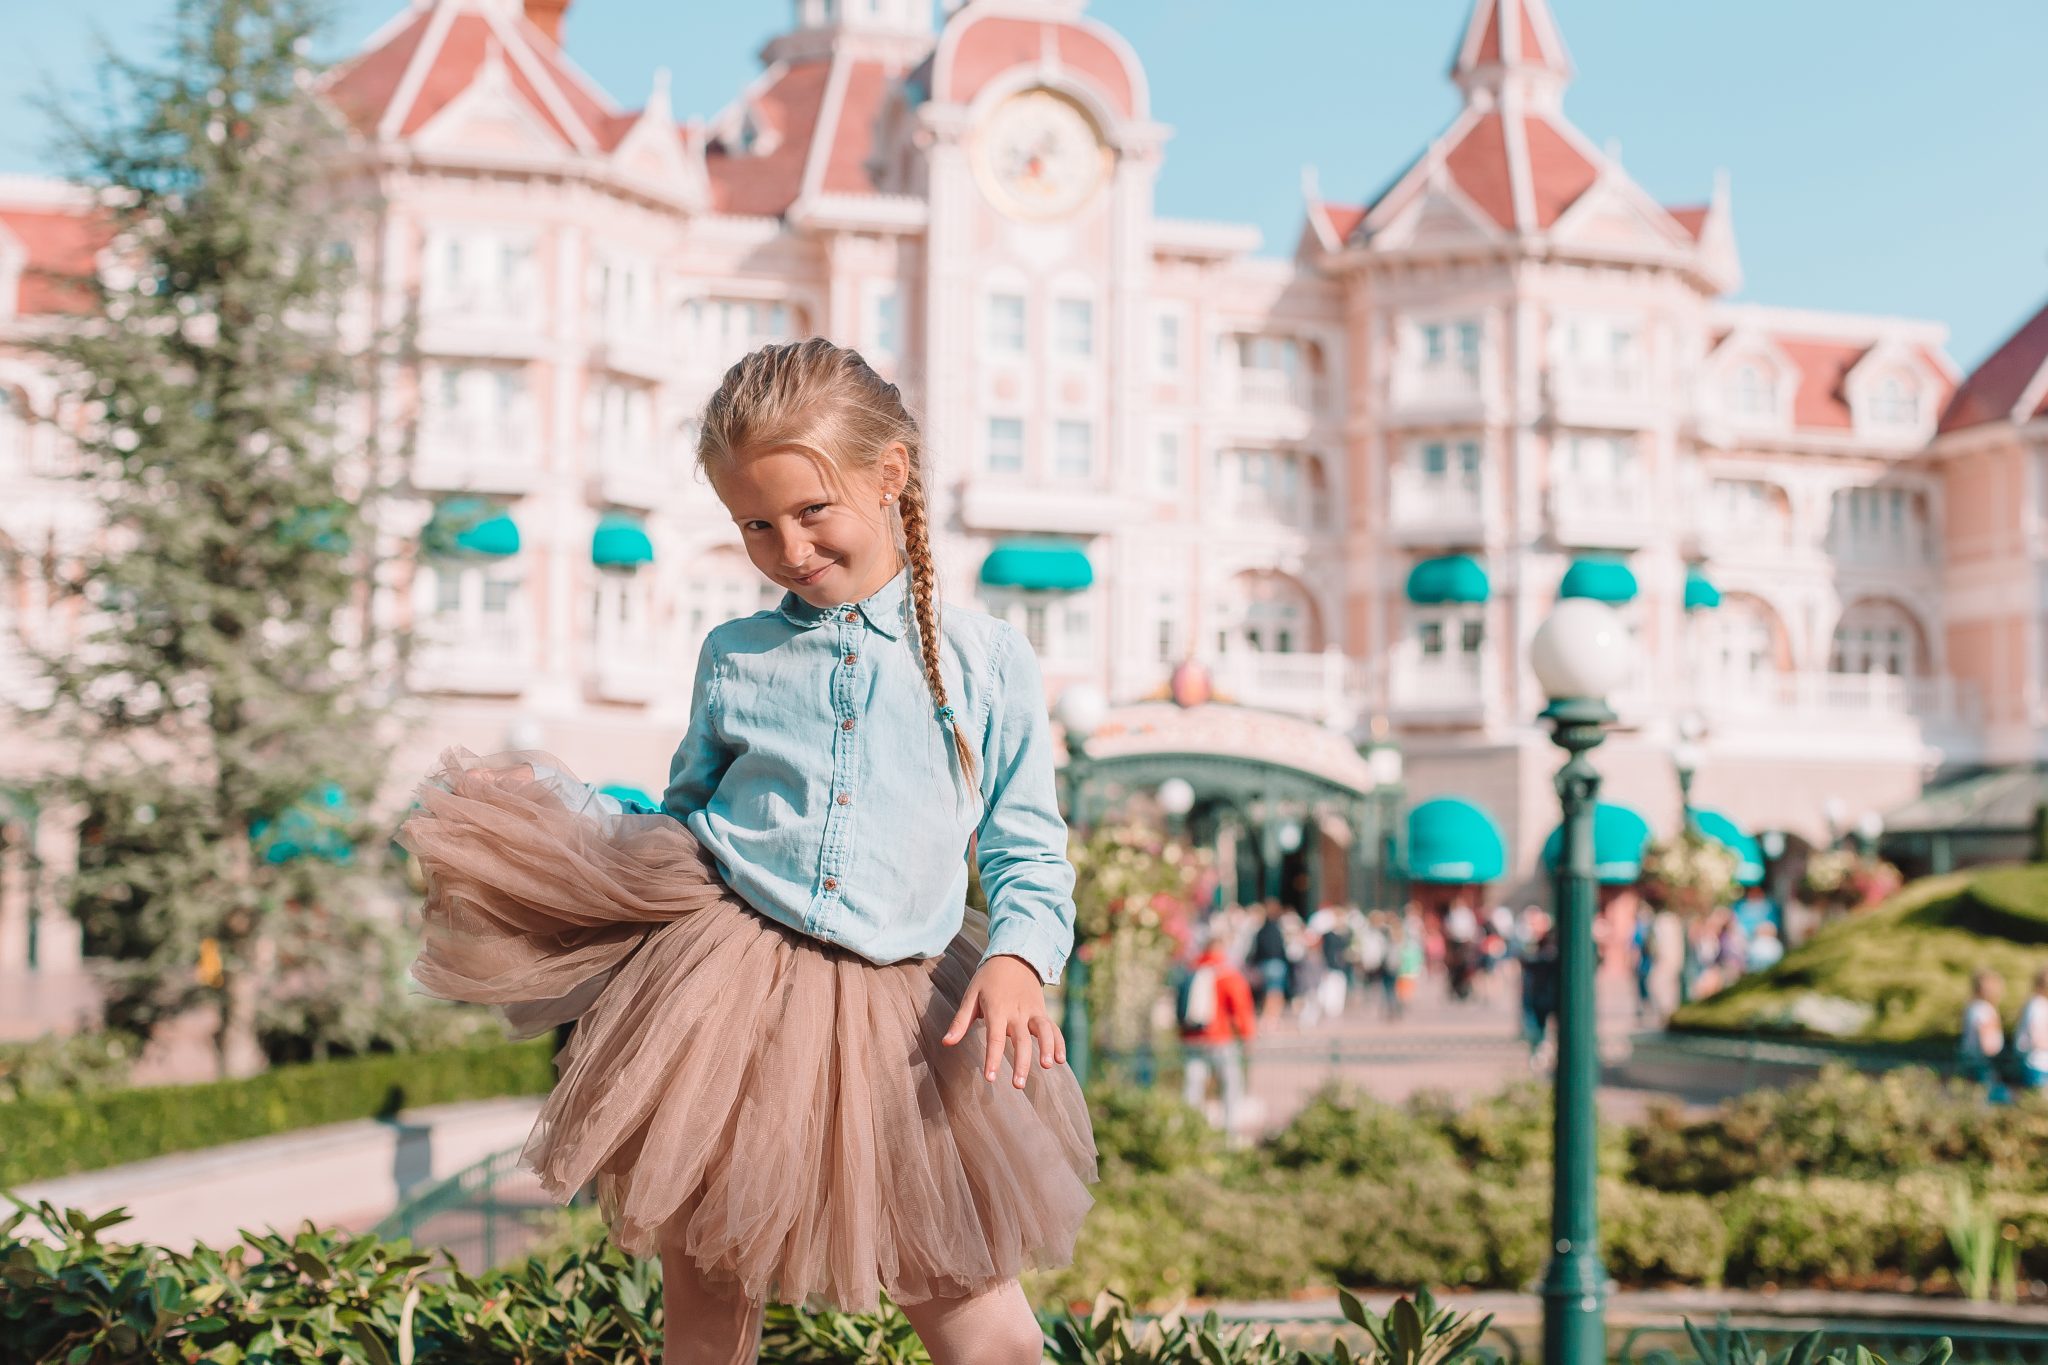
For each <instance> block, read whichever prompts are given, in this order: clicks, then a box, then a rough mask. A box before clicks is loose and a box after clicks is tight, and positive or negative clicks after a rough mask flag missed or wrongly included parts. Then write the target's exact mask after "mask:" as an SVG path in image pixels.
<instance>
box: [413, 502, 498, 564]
mask: <svg viewBox="0 0 2048 1365" xmlns="http://www.w3.org/2000/svg"><path fill="white" fill-rule="evenodd" d="M420 545H421V547H422V548H424V549H425V550H426V552H427V553H428V554H431V555H462V554H471V555H487V556H490V557H491V558H494V559H502V558H504V557H505V556H507V555H516V554H518V553H519V525H518V523H516V522H514V521H513V520H512V518H511V516H510V515H509V514H507V513H506V511H505V509H504V508H502V507H499V506H496V505H494V504H492V503H489V502H487V501H485V500H484V499H482V498H450V499H448V500H447V501H446V502H444V503H442V504H441V505H440V506H438V507H436V508H435V509H434V515H433V517H432V518H431V519H430V520H429V521H428V522H427V528H426V530H424V531H422V532H420Z"/></svg>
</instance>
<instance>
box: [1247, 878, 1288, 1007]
mask: <svg viewBox="0 0 2048 1365" xmlns="http://www.w3.org/2000/svg"><path fill="white" fill-rule="evenodd" d="M1259 909H1260V913H1261V914H1262V916H1263V918H1261V919H1260V920H1259V927H1258V929H1257V930H1256V931H1254V932H1253V934H1252V953H1251V964H1252V997H1253V1000H1254V1002H1255V1003H1256V1004H1257V1006H1258V1011H1259V1016H1260V1017H1261V1018H1263V1019H1267V1020H1271V1019H1272V1018H1273V1015H1274V1013H1275V1012H1276V1010H1278V1009H1280V1008H1284V1006H1285V1004H1286V1001H1287V979H1288V976H1289V964H1288V960H1287V922H1286V919H1285V917H1284V916H1285V914H1286V912H1285V911H1284V910H1283V909H1282V908H1281V906H1280V902H1278V901H1265V902H1262V903H1261V904H1260V906H1259ZM1276 1001H1277V1002H1278V1004H1277V1005H1276V1004H1275V1003H1274V1002H1276Z"/></svg>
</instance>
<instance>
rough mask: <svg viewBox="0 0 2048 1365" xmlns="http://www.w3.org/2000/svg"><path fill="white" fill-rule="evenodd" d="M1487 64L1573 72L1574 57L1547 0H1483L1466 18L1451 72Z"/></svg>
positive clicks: (1459, 73)
mask: <svg viewBox="0 0 2048 1365" xmlns="http://www.w3.org/2000/svg"><path fill="white" fill-rule="evenodd" d="M1483 67H1501V68H1514V67H1524V68H1528V67H1533V68H1536V69H1539V70H1545V71H1554V72H1556V73H1557V74H1558V75H1560V76H1569V75H1570V74H1571V70H1572V64H1571V58H1570V57H1569V56H1567V55H1566V54H1565V50H1564V39H1563V37H1562V36H1561V35H1559V33H1558V31H1557V22H1556V21H1555V20H1554V19H1552V18H1551V17H1550V7H1549V6H1548V5H1546V4H1545V3H1544V0H1479V2H1478V3H1477V4H1476V5H1474V6H1473V7H1472V17H1471V18H1470V19H1469V20H1467V21H1466V24H1465V37H1464V40H1463V41H1461V42H1460V43H1459V44H1458V55H1457V57H1456V59H1455V60H1454V61H1453V62H1452V63H1451V74H1452V75H1454V76H1465V75H1469V74H1471V73H1472V72H1475V71H1477V70H1479V69H1481V68H1483Z"/></svg>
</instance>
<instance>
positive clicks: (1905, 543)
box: [1827, 531, 1934, 571]
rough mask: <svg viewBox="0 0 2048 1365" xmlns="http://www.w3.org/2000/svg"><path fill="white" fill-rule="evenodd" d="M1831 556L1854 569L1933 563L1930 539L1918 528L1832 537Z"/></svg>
mask: <svg viewBox="0 0 2048 1365" xmlns="http://www.w3.org/2000/svg"><path fill="white" fill-rule="evenodd" d="M1827 552H1828V557H1829V558H1831V559H1833V560H1834V561H1835V563H1836V564H1839V565H1841V566H1843V567H1844V568H1852V569H1874V570H1880V571H1882V570H1885V569H1924V568H1926V567H1927V566H1928V565H1929V564H1931V563H1933V562H1934V555H1933V553H1932V546H1931V544H1930V542H1929V540H1928V538H1927V537H1926V536H1924V535H1922V534H1920V533H1919V532H1918V531H1907V532H1903V533H1901V534H1899V535H1896V536H1848V535H1836V536H1830V537H1829V538H1828V541H1827Z"/></svg>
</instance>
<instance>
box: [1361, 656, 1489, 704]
mask: <svg viewBox="0 0 2048 1365" xmlns="http://www.w3.org/2000/svg"><path fill="white" fill-rule="evenodd" d="M1391 665H1392V666H1391V669H1390V671H1389V673H1388V678H1387V686H1388V695H1389V700H1390V701H1391V703H1392V705H1393V708H1394V710H1396V711H1398V712H1400V713H1402V714H1403V715H1407V716H1411V717H1415V716H1438V717H1444V718H1453V717H1465V718H1477V717H1478V716H1479V715H1480V714H1481V713H1483V712H1484V711H1485V710H1486V706H1487V701H1488V699H1489V698H1490V697H1491V696H1492V693H1493V669H1492V668H1491V667H1490V666H1489V665H1488V664H1487V662H1486V655H1485V654H1484V653H1466V652H1464V651H1449V650H1447V651H1445V652H1443V653H1440V654H1424V653H1423V652H1422V650H1421V649H1420V648H1419V647H1417V646H1416V645H1415V643H1414V642H1413V641H1409V642H1406V643H1405V644H1403V645H1402V646H1401V647H1400V648H1399V649H1397V650H1396V651H1395V653H1394V655H1393V658H1392V660H1391Z"/></svg>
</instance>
